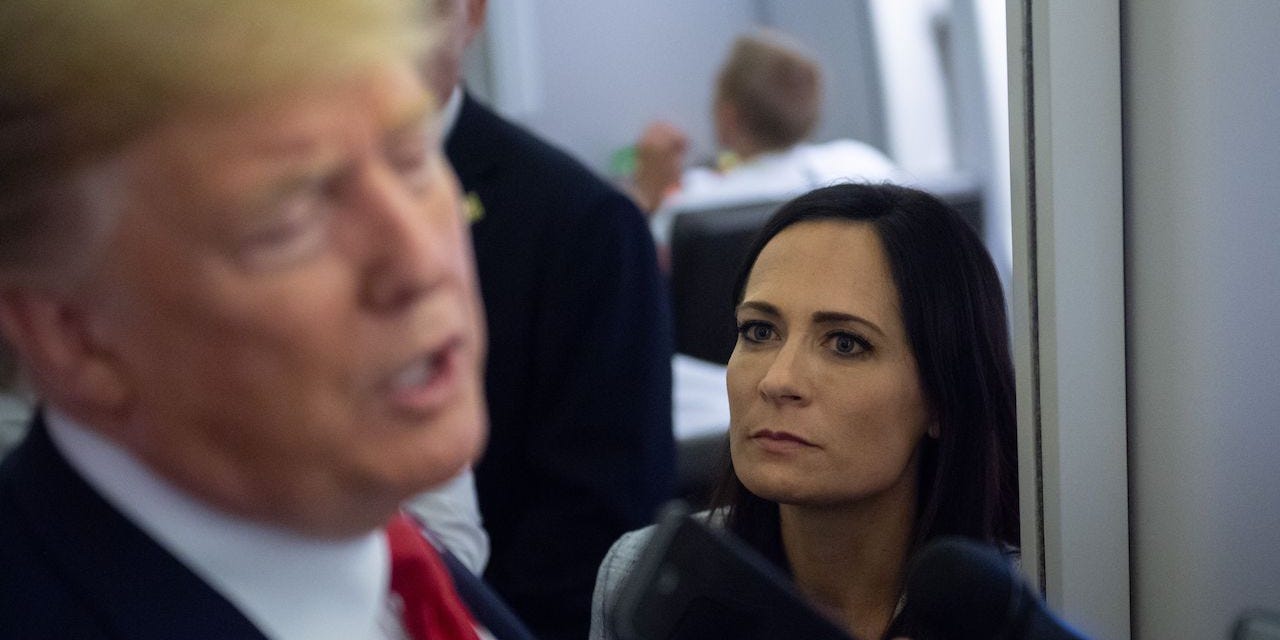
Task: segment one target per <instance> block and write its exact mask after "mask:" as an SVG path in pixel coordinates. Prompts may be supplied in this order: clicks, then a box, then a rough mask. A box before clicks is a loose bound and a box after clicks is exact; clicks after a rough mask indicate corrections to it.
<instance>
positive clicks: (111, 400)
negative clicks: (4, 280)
mask: <svg viewBox="0 0 1280 640" xmlns="http://www.w3.org/2000/svg"><path fill="white" fill-rule="evenodd" d="M0 331H3V332H4V335H5V337H6V338H7V339H8V341H9V344H10V346H11V347H13V350H14V351H16V352H17V355H18V360H19V361H20V362H22V363H23V364H24V365H25V366H26V368H27V371H28V373H30V374H31V378H32V381H33V383H34V385H35V388H36V390H37V391H38V392H39V394H40V395H41V396H42V397H43V398H44V399H46V400H48V401H50V402H53V403H56V404H58V405H61V406H63V407H64V408H66V409H80V410H84V411H90V412H93V413H101V412H104V411H105V412H108V413H116V412H118V411H119V410H121V409H122V408H123V406H124V404H125V402H126V401H127V399H128V385H127V384H126V383H125V379H124V377H123V375H122V374H121V371H120V369H119V367H118V366H116V363H115V360H114V358H113V357H111V355H110V353H109V352H108V351H107V350H105V349H103V348H102V347H101V345H99V344H97V341H95V340H94V338H93V335H92V332H90V331H89V327H88V324H87V322H86V318H85V316H84V311H83V310H81V309H79V308H78V307H77V306H75V305H73V304H71V303H70V302H68V301H66V300H64V299H63V298H62V297H61V296H59V295H58V294H54V293H46V292H40V291H32V290H27V289H8V290H4V291H0Z"/></svg>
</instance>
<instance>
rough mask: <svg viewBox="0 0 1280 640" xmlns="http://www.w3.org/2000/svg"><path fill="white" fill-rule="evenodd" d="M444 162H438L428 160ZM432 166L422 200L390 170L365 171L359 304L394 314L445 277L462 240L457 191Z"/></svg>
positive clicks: (361, 194) (450, 275) (449, 178)
mask: <svg viewBox="0 0 1280 640" xmlns="http://www.w3.org/2000/svg"><path fill="white" fill-rule="evenodd" d="M432 161H433V162H443V159H442V158H437V159H435V160H432ZM452 180H453V179H452V176H450V175H448V173H447V172H445V171H441V170H439V168H433V169H432V174H431V176H430V178H429V180H428V181H427V184H425V185H424V186H422V187H420V188H422V189H424V190H425V191H426V192H428V193H430V192H432V191H433V190H436V191H439V190H443V191H445V193H432V194H431V196H430V197H422V196H421V195H420V194H419V193H417V192H416V191H415V189H414V188H411V187H410V186H409V185H408V184H407V183H406V181H405V180H404V179H403V177H402V176H400V175H399V174H398V173H397V172H396V171H394V170H392V169H387V170H374V171H369V172H367V174H366V175H365V177H364V179H363V180H362V181H361V186H360V194H359V196H360V199H359V202H360V204H361V212H360V213H361V214H362V215H360V216H359V218H360V219H361V220H363V221H364V224H365V225H366V227H367V230H368V233H367V237H368V247H367V250H368V252H369V253H368V255H369V259H368V262H367V264H366V268H365V269H366V270H365V282H364V287H363V292H364V295H363V297H364V302H365V303H366V304H367V305H368V306H370V307H371V308H373V309H377V310H383V311H397V310H400V309H403V308H404V307H407V306H409V305H411V304H412V303H413V302H415V301H417V300H418V299H419V298H421V297H422V296H423V295H425V294H426V293H427V292H429V291H431V290H432V289H433V288H434V287H436V286H438V285H439V284H440V283H441V282H443V281H445V280H447V279H448V278H450V277H454V275H455V274H453V273H452V271H453V268H452V265H453V264H454V263H456V262H457V260H456V257H457V255H458V254H459V252H460V250H461V248H460V247H459V246H457V245H458V244H460V243H461V242H464V241H465V238H466V236H465V234H464V233H462V230H461V228H460V227H461V225H462V222H461V218H460V214H459V211H460V207H461V203H460V200H459V196H458V191H457V187H456V186H455V185H454V184H453V182H452Z"/></svg>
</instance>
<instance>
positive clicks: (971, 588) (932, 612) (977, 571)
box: [906, 537, 1026, 640]
mask: <svg viewBox="0 0 1280 640" xmlns="http://www.w3.org/2000/svg"><path fill="white" fill-rule="evenodd" d="M906 591H907V606H908V607H909V608H910V609H911V610H912V611H913V612H914V615H916V616H918V617H919V618H921V619H922V620H924V621H926V622H928V623H929V624H931V625H933V626H934V627H936V628H939V629H947V630H948V636H951V637H955V638H983V639H984V640H988V639H992V638H1005V637H1008V634H1009V633H1010V632H1011V631H1013V629H1014V628H1016V626H1017V624H1018V621H1019V620H1020V619H1021V617H1022V616H1023V614H1024V613H1025V611H1023V609H1024V607H1025V606H1026V602H1025V593H1024V592H1025V588H1024V587H1023V585H1022V582H1021V580H1020V579H1019V578H1018V577H1017V574H1016V572H1015V570H1014V568H1013V566H1012V565H1011V564H1010V562H1009V560H1008V559H1007V558H1006V557H1005V556H1004V554H1002V553H1000V552H999V551H998V550H996V549H995V548H992V547H990V546H987V545H984V544H981V543H978V542H974V541H971V540H967V539H964V538H958V537H942V538H939V539H937V540H935V541H933V542H931V543H929V544H928V545H926V546H925V548H923V549H921V550H920V552H919V553H918V554H916V557H915V559H914V560H913V561H912V563H911V567H910V568H909V569H908V573H907V585H906Z"/></svg>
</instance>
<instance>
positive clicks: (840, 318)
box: [813, 311, 886, 336]
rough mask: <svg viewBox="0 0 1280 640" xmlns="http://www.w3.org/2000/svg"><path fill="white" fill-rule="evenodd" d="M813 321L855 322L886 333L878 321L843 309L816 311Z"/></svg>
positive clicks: (823, 322)
mask: <svg viewBox="0 0 1280 640" xmlns="http://www.w3.org/2000/svg"><path fill="white" fill-rule="evenodd" d="M813 322H814V324H843V323H846V322H853V323H856V324H860V325H863V326H866V327H867V328H869V329H871V330H873V331H875V332H876V333H879V334H880V335H882V336H883V335H886V334H885V332H884V329H881V328H880V326H879V325H877V324H876V323H874V322H872V321H870V320H867V319H866V318H863V317H862V316H856V315H853V314H852V313H844V312H842V311H814V312H813Z"/></svg>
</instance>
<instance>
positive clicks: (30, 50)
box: [0, 0, 431, 285]
mask: <svg viewBox="0 0 1280 640" xmlns="http://www.w3.org/2000/svg"><path fill="white" fill-rule="evenodd" d="M421 13H422V9H421V6H420V3H419V2H417V1H416V0H3V2H0V285H3V284H5V283H6V282H13V281H14V280H17V281H22V279H23V277H24V274H25V275H30V274H31V273H36V272H38V271H40V270H42V269H46V268H48V267H49V266H50V263H51V262H57V261H59V260H63V259H66V258H67V256H66V255H63V254H64V253H66V252H67V250H68V249H70V250H74V248H72V247H70V246H67V245H70V244H71V243H70V242H69V241H68V240H67V238H69V237H71V236H74V235H75V234H76V233H79V232H80V231H79V230H80V229H81V228H82V227H84V226H85V225H87V224H90V222H91V221H86V220H83V219H81V218H82V216H80V215H78V214H79V213H80V210H81V209H83V207H82V206H78V205H80V204H81V203H83V201H84V199H85V196H84V195H83V194H76V193H74V191H75V189H71V188H70V184H71V183H72V182H73V181H74V177H75V175H76V174H77V173H78V172H79V171H80V170H81V169H82V168H84V167H86V166H87V165H89V164H91V163H92V162H93V161H94V160H97V159H100V158H102V157H104V156H107V155H109V154H110V153H111V152H112V151H115V150H117V149H119V148H121V147H122V146H123V145H124V144H126V143H127V142H128V141H130V140H132V139H135V138H136V137H138V136H139V135H141V134H142V133H143V132H145V131H146V130H147V129H149V128H150V127H153V126H155V125H156V124H158V123H159V122H161V121H163V120H164V119H165V118H166V117H168V116H170V115H172V114H173V113H175V112H176V111H178V110H181V109H184V108H191V107H209V108H220V107H228V106H235V105H237V104H241V103H245V102H247V101H249V100H252V99H255V98H260V97H263V96H265V95H268V94H270V93H272V92H276V91H280V90H282V89H288V88H291V87H294V86H297V85H300V84H302V83H307V82H316V81H321V80H328V79H337V78H340V77H342V76H343V74H351V73H353V72H356V71H358V70H360V69H363V68H366V67H369V66H372V65H375V64H379V63H383V62H387V61H391V60H405V61H408V62H412V61H414V59H415V58H416V56H417V55H418V54H420V53H422V52H423V51H425V49H426V48H427V47H428V46H429V45H430V42H431V36H430V34H429V32H428V25H427V24H426V22H425V21H424V20H423V18H422V16H421V15H420V14H421Z"/></svg>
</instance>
